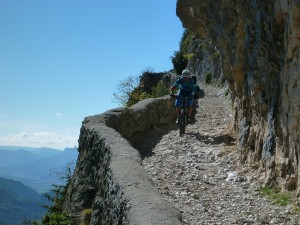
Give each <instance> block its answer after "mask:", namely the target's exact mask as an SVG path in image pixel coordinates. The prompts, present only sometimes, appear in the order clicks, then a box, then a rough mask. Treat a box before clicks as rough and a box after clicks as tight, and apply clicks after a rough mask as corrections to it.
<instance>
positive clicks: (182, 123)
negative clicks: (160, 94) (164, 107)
mask: <svg viewBox="0 0 300 225" xmlns="http://www.w3.org/2000/svg"><path fill="white" fill-rule="evenodd" d="M170 96H171V97H173V98H176V99H181V100H182V101H181V106H180V113H179V136H182V135H183V134H184V133H185V127H186V117H187V115H188V100H190V99H192V98H190V97H183V96H178V95H174V94H171V95H170Z"/></svg>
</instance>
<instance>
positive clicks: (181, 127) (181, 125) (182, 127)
mask: <svg viewBox="0 0 300 225" xmlns="http://www.w3.org/2000/svg"><path fill="white" fill-rule="evenodd" d="M184 133H185V110H184V109H181V111H180V123H179V136H180V137H181V136H182V135H183V134H184Z"/></svg>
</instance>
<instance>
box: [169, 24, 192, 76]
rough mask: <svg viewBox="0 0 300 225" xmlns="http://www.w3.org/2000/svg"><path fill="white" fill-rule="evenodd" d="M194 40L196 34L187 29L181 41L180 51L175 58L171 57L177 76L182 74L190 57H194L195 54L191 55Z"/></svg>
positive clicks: (175, 53) (176, 52)
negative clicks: (190, 46) (190, 49)
mask: <svg viewBox="0 0 300 225" xmlns="http://www.w3.org/2000/svg"><path fill="white" fill-rule="evenodd" d="M194 38H195V34H194V33H192V32H191V31H189V30H186V29H185V30H184V32H183V35H182V38H181V40H180V47H179V51H175V52H174V54H173V56H171V60H172V63H173V67H174V70H175V72H176V73H177V74H181V73H182V71H183V70H184V69H185V68H186V66H187V64H188V61H189V59H190V57H192V56H193V55H194V54H193V53H189V45H190V43H191V41H192V40H193V39H194Z"/></svg>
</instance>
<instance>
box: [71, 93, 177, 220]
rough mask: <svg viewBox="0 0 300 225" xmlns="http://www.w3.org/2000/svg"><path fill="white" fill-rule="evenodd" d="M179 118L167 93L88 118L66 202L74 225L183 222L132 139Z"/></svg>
mask: <svg viewBox="0 0 300 225" xmlns="http://www.w3.org/2000/svg"><path fill="white" fill-rule="evenodd" d="M175 117H176V113H175V109H174V100H173V99H171V98H170V97H162V98H158V99H147V100H144V101H141V102H139V103H138V104H136V105H134V106H133V107H131V108H128V109H127V108H119V109H113V110H110V111H107V112H105V113H103V114H101V115H96V116H90V117H87V118H85V120H84V121H83V124H82V128H81V132H80V138H79V149H78V151H79V157H78V160H77V165H76V168H75V172H74V176H73V177H72V180H71V183H70V185H69V187H68V193H67V200H66V203H65V209H66V211H67V212H69V213H70V215H71V219H72V224H82V223H85V224H93V225H99V224H136V225H140V224H144V225H147V224H157V225H159V224H161V225H168V224H169V225H175V224H182V223H181V221H180V214H179V212H178V211H177V210H176V209H175V208H173V207H172V206H171V205H170V203H169V202H167V201H166V200H164V198H163V197H162V196H161V194H160V193H159V192H158V191H157V189H156V188H155V187H154V186H153V183H152V182H151V180H150V179H149V177H148V174H147V173H146V171H145V170H144V168H143V167H142V165H141V162H142V160H141V154H140V153H139V152H138V150H136V149H135V148H133V147H132V145H131V144H130V142H129V141H128V140H129V139H130V138H133V137H134V136H135V135H138V134H140V133H144V132H147V131H148V130H151V129H152V128H155V127H160V126H163V125H166V124H168V123H169V122H171V121H174V119H175ZM87 212H89V213H87ZM90 212H91V213H90Z"/></svg>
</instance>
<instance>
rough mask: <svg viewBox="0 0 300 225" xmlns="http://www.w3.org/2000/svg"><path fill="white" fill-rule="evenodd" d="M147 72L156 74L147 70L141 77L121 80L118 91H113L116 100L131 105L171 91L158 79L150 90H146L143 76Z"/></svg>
mask: <svg viewBox="0 0 300 225" xmlns="http://www.w3.org/2000/svg"><path fill="white" fill-rule="evenodd" d="M145 73H152V74H154V73H153V72H149V71H148V70H145V71H143V72H142V75H141V76H139V77H134V76H130V77H128V78H126V79H125V80H123V81H121V82H120V83H119V85H118V87H117V91H116V92H115V93H113V98H114V101H115V102H117V103H120V104H121V105H122V106H125V107H130V106H132V105H134V104H136V103H138V102H139V101H141V100H143V99H147V98H158V97H161V96H164V95H167V94H168V93H169V87H167V86H166V85H165V84H164V83H163V82H162V80H160V81H158V82H157V83H156V85H155V86H153V87H152V88H150V90H148V91H144V88H143V87H144V84H143V82H142V81H141V78H142V76H143V74H145ZM153 76H154V75H153Z"/></svg>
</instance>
